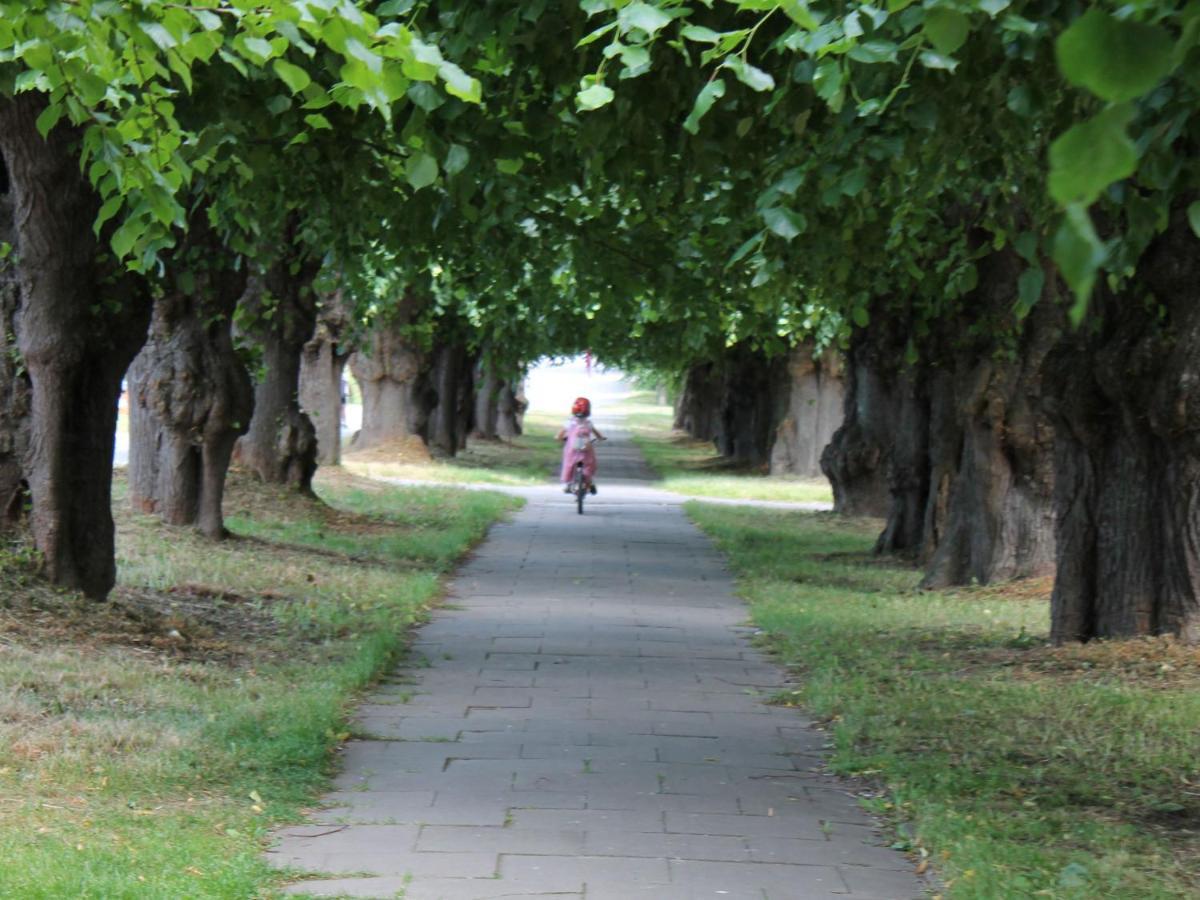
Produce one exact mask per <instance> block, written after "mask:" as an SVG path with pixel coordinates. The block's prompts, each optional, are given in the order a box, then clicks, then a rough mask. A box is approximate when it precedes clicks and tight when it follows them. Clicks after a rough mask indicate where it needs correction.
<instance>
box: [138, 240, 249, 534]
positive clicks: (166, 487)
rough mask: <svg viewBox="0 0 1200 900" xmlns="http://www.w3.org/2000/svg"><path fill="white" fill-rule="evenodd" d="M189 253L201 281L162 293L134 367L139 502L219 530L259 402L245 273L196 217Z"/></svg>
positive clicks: (169, 518) (176, 520)
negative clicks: (242, 352)
mask: <svg viewBox="0 0 1200 900" xmlns="http://www.w3.org/2000/svg"><path fill="white" fill-rule="evenodd" d="M180 255H181V257H183V258H181V259H180V260H179V264H180V265H186V266H187V267H188V268H189V271H191V272H192V273H193V276H194V280H195V284H194V287H192V286H190V285H189V289H188V290H187V291H186V292H185V291H183V290H181V289H179V287H178V285H176V286H174V288H173V289H172V290H171V291H170V292H169V293H167V294H166V295H164V296H163V297H162V298H160V299H159V300H158V302H157V303H156V304H155V307H154V315H153V318H152V319H151V323H150V339H149V341H148V342H147V344H146V346H145V347H144V348H142V352H141V353H139V354H138V356H137V358H136V359H135V360H134V361H133V365H132V366H131V367H130V369H129V375H128V384H129V395H130V396H129V412H130V455H129V484H130V492H129V493H130V502H131V503H132V505H133V507H134V508H135V509H139V510H142V511H144V512H152V513H157V514H158V515H159V516H161V517H162V519H163V521H165V522H167V523H169V524H172V525H196V526H197V527H198V528H199V529H200V531H201V532H203V533H204V534H205V535H207V536H208V537H211V538H214V539H217V538H221V537H223V536H224V535H225V522H224V516H223V513H222V508H221V505H222V499H223V497H224V493H225V476H226V473H227V470H228V468H229V461H230V457H231V456H232V453H233V447H234V444H235V443H236V442H237V439H238V437H239V436H240V435H242V434H245V433H246V430H247V428H248V426H249V424H250V418H251V412H252V410H253V402H254V401H253V388H252V386H251V383H250V376H249V374H248V373H247V372H246V367H245V365H244V364H243V363H242V361H241V359H240V358H239V356H238V354H237V352H236V351H235V349H234V346H233V337H232V334H231V330H232V320H233V312H234V308H235V307H236V306H237V302H238V298H239V297H241V296H242V293H243V292H244V290H245V288H246V275H245V273H244V270H240V269H239V267H237V265H236V262H237V260H236V258H235V257H234V256H233V255H232V254H231V253H229V252H228V251H227V250H225V249H224V248H223V247H222V246H221V244H220V241H219V239H217V238H216V236H215V235H213V234H212V233H211V231H210V230H209V229H208V228H207V225H206V223H204V222H200V221H198V222H195V223H193V228H192V231H191V233H190V234H189V236H188V238H187V243H186V244H185V245H184V247H183V248H182V253H181V254H180Z"/></svg>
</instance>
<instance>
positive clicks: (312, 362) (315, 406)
mask: <svg viewBox="0 0 1200 900" xmlns="http://www.w3.org/2000/svg"><path fill="white" fill-rule="evenodd" d="M346 322H347V316H346V311H345V308H344V305H343V302H342V298H341V294H340V291H339V292H338V293H336V294H334V295H333V296H331V297H326V298H324V299H323V300H322V304H321V312H320V314H319V315H318V317H317V327H316V331H315V332H314V333H313V336H312V339H311V340H309V341H308V343H306V344H305V345H304V353H303V355H302V356H301V359H300V408H301V409H303V410H304V412H305V413H307V414H308V416H309V418H310V419H312V422H313V427H314V428H315V429H316V432H317V462H318V463H320V464H321V465H328V466H336V465H337V464H338V463H340V462H341V461H342V414H343V412H342V409H343V403H344V398H343V397H342V374H343V372H344V371H345V368H346V359H347V356H348V354H346V353H345V352H344V351H343V350H342V349H341V340H342V332H343V331H344V329H345V327H346Z"/></svg>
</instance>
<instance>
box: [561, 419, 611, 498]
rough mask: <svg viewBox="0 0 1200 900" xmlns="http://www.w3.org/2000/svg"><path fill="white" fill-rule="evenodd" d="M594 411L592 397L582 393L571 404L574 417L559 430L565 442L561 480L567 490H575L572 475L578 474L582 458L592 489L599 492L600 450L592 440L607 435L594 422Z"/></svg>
mask: <svg viewBox="0 0 1200 900" xmlns="http://www.w3.org/2000/svg"><path fill="white" fill-rule="evenodd" d="M591 414H592V403H591V401H590V400H588V398H587V397H579V398H577V399H576V400H575V402H574V404H572V406H571V418H569V419H567V421H566V423H565V424H564V425H563V427H562V428H560V429H559V430H558V435H557V437H558V439H559V440H560V441H564V442H565V444H564V446H563V460H562V473H561V477H560V480H561V481H562V484H563V492H564V493H567V494H569V493H571V479H572V478H573V477H574V473H575V465H576V463H579V462H582V463H583V477H584V478H585V479H587V484H588V493H591V494H594V493H596V484H595V481H594V479H595V477H596V451H595V450H594V449H593V447H592V443H593V442H594V441H603V440H607V438H605V437H604V435H602V434H601V433H600V430H599V429H598V428H596V426H595V425H593V424H592V420H591V419H590V418H589V416H590V415H591Z"/></svg>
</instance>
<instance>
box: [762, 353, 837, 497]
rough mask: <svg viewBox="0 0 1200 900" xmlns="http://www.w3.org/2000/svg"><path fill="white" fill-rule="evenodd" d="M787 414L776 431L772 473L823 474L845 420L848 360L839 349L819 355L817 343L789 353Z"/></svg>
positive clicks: (772, 450)
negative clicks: (827, 455) (825, 454)
mask: <svg viewBox="0 0 1200 900" xmlns="http://www.w3.org/2000/svg"><path fill="white" fill-rule="evenodd" d="M787 369H788V384H787V387H786V389H785V390H786V396H787V400H786V410H787V411H786V414H785V416H784V419H783V421H782V422H780V423H779V427H778V428H777V429H776V431H775V445H774V447H772V449H771V474H772V475H800V476H803V477H806V478H819V477H820V476H821V452H822V451H823V450H824V449H825V447H826V446H827V445H828V444H829V442H830V441H831V440H832V439H833V435H834V432H836V431H837V429H838V427H839V426H840V425H841V424H842V416H843V415H844V410H843V406H844V404H845V396H844V394H845V391H844V387H843V379H842V360H841V357H840V355H839V354H838V353H837V352H836V351H833V350H826V351H825V352H824V353H822V354H820V355H819V356H814V355H813V347H812V345H811V344H802V345H800V346H798V347H796V348H794V349H793V350H792V352H791V355H790V356H789V358H788V363H787Z"/></svg>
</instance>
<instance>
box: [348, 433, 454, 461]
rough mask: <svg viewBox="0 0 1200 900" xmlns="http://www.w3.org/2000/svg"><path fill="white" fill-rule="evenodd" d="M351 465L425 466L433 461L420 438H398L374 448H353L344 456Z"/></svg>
mask: <svg viewBox="0 0 1200 900" xmlns="http://www.w3.org/2000/svg"><path fill="white" fill-rule="evenodd" d="M344 457H345V460H346V462H350V463H398V464H401V465H404V464H423V463H428V462H430V461H431V460H432V459H433V456H432V455H431V454H430V453H429V448H428V447H426V446H425V442H424V441H422V440H421V439H420V438H419V437H416V436H412V437H406V438H396V439H395V440H391V441H385V442H383V443H382V444H376V445H375V446H373V447H364V448H362V449H358V448H352V449H351V450H350V451H349V452H348V453H345V454H344Z"/></svg>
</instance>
